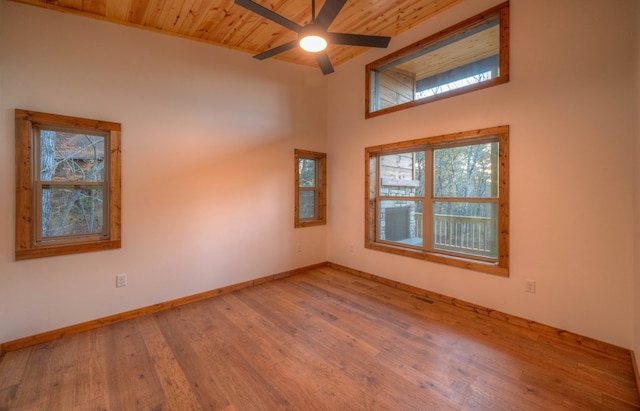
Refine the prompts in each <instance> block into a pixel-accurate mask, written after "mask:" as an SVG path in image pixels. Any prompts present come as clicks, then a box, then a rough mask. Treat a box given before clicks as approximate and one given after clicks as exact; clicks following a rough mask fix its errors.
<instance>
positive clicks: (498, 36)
mask: <svg viewBox="0 0 640 411" xmlns="http://www.w3.org/2000/svg"><path fill="white" fill-rule="evenodd" d="M366 79H367V82H366V84H367V87H366V92H365V117H367V118H368V117H373V116H377V115H381V114H385V113H390V112H393V111H397V110H402V109H405V108H409V107H414V106H417V105H420V104H425V103H428V102H431V101H435V100H440V99H442V98H446V97H451V96H456V95H459V94H463V93H468V92H470V91H474V90H479V89H482V88H486V87H491V86H495V85H498V84H502V83H505V82H507V81H509V2H506V3H503V4H501V5H498V6H496V7H494V8H492V9H489V10H486V11H485V12H483V13H480V14H478V15H476V16H474V17H471V18H469V19H467V20H465V21H463V22H461V23H458V24H456V25H454V26H452V27H449V28H448V29H445V30H443V31H441V32H439V33H436V34H434V35H432V36H430V37H427V38H426V39H423V40H420V41H418V42H416V43H414V44H412V45H410V46H407V47H405V48H403V49H401V50H398V51H397V52H395V53H392V54H390V55H388V56H386V57H383V58H381V59H379V60H377V61H374V62H373V63H370V64H368V65H367V66H366Z"/></svg>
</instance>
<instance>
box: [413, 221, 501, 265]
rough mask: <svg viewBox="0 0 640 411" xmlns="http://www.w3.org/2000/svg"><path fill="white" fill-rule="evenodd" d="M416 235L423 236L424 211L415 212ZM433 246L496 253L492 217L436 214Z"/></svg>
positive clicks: (450, 249)
mask: <svg viewBox="0 0 640 411" xmlns="http://www.w3.org/2000/svg"><path fill="white" fill-rule="evenodd" d="M415 222H416V227H415V232H416V237H422V213H416V214H415ZM433 232H434V236H433V247H434V248H435V249H440V250H449V251H458V252H463V253H471V254H476V255H486V256H491V255H494V254H495V250H494V246H493V240H492V234H491V219H490V218H488V217H461V216H455V215H444V214H436V215H435V218H434V226H433Z"/></svg>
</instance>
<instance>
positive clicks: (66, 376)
mask: <svg viewBox="0 0 640 411" xmlns="http://www.w3.org/2000/svg"><path fill="white" fill-rule="evenodd" d="M0 410H1V411H5V410H117V411H120V410H180V411H185V410H394V411H396V410H412V411H413V410H492V411H493V410H640V398H639V396H638V392H637V389H636V385H635V380H634V373H633V368H632V366H631V359H630V358H629V357H628V356H626V357H625V356H624V355H619V354H616V353H615V352H602V351H597V350H593V349H591V348H589V347H581V346H579V345H577V344H571V343H567V342H565V341H562V340H560V339H554V338H550V337H549V336H548V335H544V334H540V333H537V332H536V331H535V330H531V329H527V328H524V327H519V326H516V325H513V324H509V323H508V322H506V321H501V320H497V319H494V318H490V317H488V316H486V315H480V314H477V313H474V312H472V311H469V310H464V309H461V308H459V307H454V306H452V305H450V304H446V303H443V302H440V301H429V300H428V299H424V298H418V297H417V296H416V295H412V294H411V293H409V292H406V291H402V290H399V289H397V288H393V287H389V286H387V285H384V284H380V283H378V282H373V281H371V280H368V279H365V278H361V277H357V276H353V275H349V274H347V273H344V272H342V271H339V270H336V269H333V268H329V267H322V268H319V269H314V270H309V271H308V272H305V273H303V274H299V275H293V276H290V277H287V278H284V279H280V280H277V281H273V282H269V283H264V284H260V285H258V286H255V287H251V288H246V289H243V290H240V291H236V292H233V293H229V294H224V295H220V296H217V297H214V298H211V299H208V300H205V301H201V302H197V303H193V304H190V305H185V306H182V307H178V308H174V309H171V310H168V311H163V312H158V313H155V314H152V315H147V316H143V317H139V318H136V319H132V320H128V321H124V322H121V323H117V324H113V325H109V326H106V327H103V328H99V329H95V330H91V331H87V332H84V333H80V334H76V335H71V336H66V337H63V338H61V339H59V340H56V341H52V342H49V343H45V344H41V345H37V346H34V347H30V348H24V349H21V350H18V351H12V352H8V353H6V355H5V356H4V358H3V359H2V361H1V362H0Z"/></svg>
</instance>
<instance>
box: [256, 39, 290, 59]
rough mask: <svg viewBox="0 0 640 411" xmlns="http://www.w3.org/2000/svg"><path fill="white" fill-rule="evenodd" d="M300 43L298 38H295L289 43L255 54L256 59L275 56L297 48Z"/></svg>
mask: <svg viewBox="0 0 640 411" xmlns="http://www.w3.org/2000/svg"><path fill="white" fill-rule="evenodd" d="M297 45H298V40H293V41H290V42H288V43H284V44H282V45H280V46H278V47H274V48H272V49H269V50H267V51H265V52H262V53H260V54H256V55H255V56H253V58H254V59H258V60H264V59H267V58H269V57H273V56H275V55H276V54H280V53H284V52H285V51H288V50H291V49H292V48H295V47H296V46H297Z"/></svg>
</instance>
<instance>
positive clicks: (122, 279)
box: [116, 274, 127, 288]
mask: <svg viewBox="0 0 640 411" xmlns="http://www.w3.org/2000/svg"><path fill="white" fill-rule="evenodd" d="M126 286H127V275H126V274H118V275H116V287H118V288H119V287H126Z"/></svg>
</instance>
